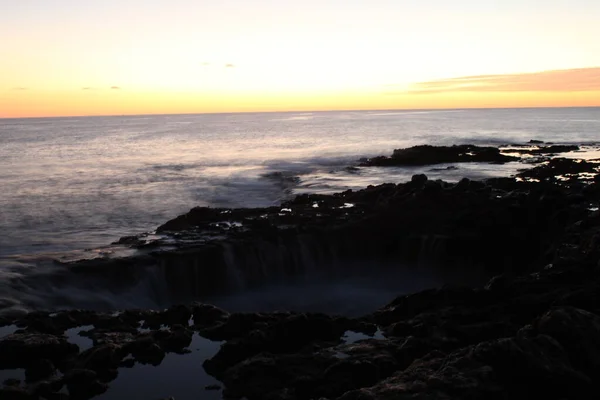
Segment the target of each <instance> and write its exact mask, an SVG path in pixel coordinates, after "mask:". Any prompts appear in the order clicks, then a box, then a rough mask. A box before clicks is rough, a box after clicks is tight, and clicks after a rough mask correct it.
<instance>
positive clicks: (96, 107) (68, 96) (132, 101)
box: [0, 88, 600, 118]
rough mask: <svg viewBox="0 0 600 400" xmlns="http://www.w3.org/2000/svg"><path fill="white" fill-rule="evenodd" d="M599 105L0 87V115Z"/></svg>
mask: <svg viewBox="0 0 600 400" xmlns="http://www.w3.org/2000/svg"><path fill="white" fill-rule="evenodd" d="M589 106H593V107H594V106H600V90H594V91H566V92H565V91H519V92H513V91H499V92H477V91H472V92H470V91H460V90H458V91H456V90H448V91H441V92H435V93H419V94H415V93H410V92H400V93H391V94H390V93H385V92H382V91H345V92H344V91H335V92H334V91H316V92H308V93H284V92H271V93H253V92H246V93H244V92H226V93H212V94H201V93H196V92H192V91H190V92H181V91H164V92H150V91H146V92H144V91H139V92H133V91H131V92H130V91H127V90H125V89H120V90H116V89H110V88H108V89H96V90H91V89H90V90H80V91H72V92H69V91H62V92H55V91H35V90H11V91H10V92H4V93H0V118H26V117H58V116H87V115H89V116H92V115H141V114H195V113H222V112H272V111H273V112H274V111H328V110H384V109H385V110H387V109H445V108H520V107H589Z"/></svg>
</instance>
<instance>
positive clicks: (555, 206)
mask: <svg viewBox="0 0 600 400" xmlns="http://www.w3.org/2000/svg"><path fill="white" fill-rule="evenodd" d="M418 147H419V148H411V149H404V150H396V151H395V152H394V155H392V156H391V157H389V158H387V157H384V158H376V159H372V160H367V161H365V162H363V165H371V166H375V165H379V166H392V165H394V166H397V165H414V163H415V162H417V161H415V160H419V154H421V156H422V157H423V159H426V160H427V164H438V163H449V162H472V161H476V162H481V161H486V162H514V161H516V160H520V159H521V157H525V156H527V157H538V158H536V160H535V163H534V164H532V165H528V166H529V167H531V166H533V168H529V169H525V170H523V171H521V172H519V173H518V174H517V176H515V177H510V178H493V179H488V180H485V181H472V180H468V179H463V180H461V181H460V182H458V183H447V182H443V181H431V180H429V179H427V177H426V176H425V175H415V176H414V177H413V178H412V180H411V182H407V183H402V184H391V183H390V184H384V185H379V186H370V187H368V188H365V189H363V190H360V191H350V190H349V191H346V192H343V193H338V194H334V195H300V196H297V197H296V198H295V199H293V200H291V201H289V202H286V203H284V204H282V205H281V206H280V207H270V208H261V209H211V208H194V209H192V210H191V211H190V212H189V213H187V214H185V215H182V216H179V217H177V218H175V219H173V220H171V221H168V222H167V223H165V224H163V225H162V226H161V227H159V228H158V229H157V232H156V234H153V235H140V236H136V237H125V238H122V239H121V240H120V241H119V242H118V243H117V244H115V245H116V246H123V247H126V248H130V249H132V250H135V252H136V253H135V254H134V255H131V256H127V257H122V258H98V259H92V260H84V261H78V262H75V263H59V264H60V265H61V266H63V267H64V268H65V275H57V276H53V277H50V278H48V279H55V280H56V281H61V280H64V279H67V278H65V276H67V272H68V274H86V275H91V276H94V277H97V278H98V279H107V280H110V281H111V282H115V286H119V285H124V284H125V283H130V282H133V281H135V280H136V279H138V277H139V276H140V270H148V269H153V270H155V271H159V272H160V274H161V275H160V279H161V280H164V281H165V282H166V283H167V285H168V286H169V287H171V288H172V289H173V297H171V300H172V301H173V302H177V301H178V300H181V301H185V300H186V299H189V298H190V297H191V298H202V296H209V295H211V294H227V293H231V292H235V291H236V290H240V286H239V285H240V282H243V287H244V288H245V289H246V288H250V287H251V288H258V289H260V288H261V287H262V285H263V284H264V282H265V281H266V280H269V279H272V277H273V276H278V278H281V279H284V280H290V281H293V280H294V279H296V278H297V277H299V276H303V275H304V274H306V273H307V271H306V268H307V265H304V264H302V265H301V264H300V263H298V262H296V261H294V260H295V259H296V258H294V257H292V256H291V254H292V253H293V252H294V251H296V250H295V249H296V248H297V247H302V245H303V243H304V244H305V243H306V241H310V242H311V243H313V244H314V246H313V250H312V252H311V253H310V254H308V255H306V257H310V258H311V260H313V261H314V260H318V261H319V263H318V265H322V266H325V265H326V266H329V268H330V269H327V268H323V270H322V271H318V272H319V273H321V274H323V279H335V277H336V276H337V275H336V274H337V273H339V268H340V267H339V265H337V264H336V265H334V264H335V263H333V260H334V256H333V254H335V260H337V261H338V262H340V263H341V264H344V262H346V261H348V260H355V259H360V260H366V261H368V260H369V259H371V258H372V257H373V255H374V254H377V255H378V257H382V258H385V259H386V260H388V261H389V263H388V265H392V266H397V268H407V269H409V271H412V272H414V273H417V272H418V270H419V268H427V269H428V270H430V271H435V274H436V275H437V276H440V277H442V278H441V280H442V281H443V282H445V283H448V282H450V283H455V282H454V281H453V279H451V278H452V277H455V278H456V277H458V278H459V279H455V280H457V281H469V283H470V285H468V286H465V285H462V286H457V285H445V286H441V287H437V288H435V289H427V290H424V291H421V292H418V293H413V294H406V295H400V296H399V297H397V298H396V299H395V300H393V301H392V302H390V303H389V304H388V305H386V306H384V307H382V308H380V309H379V310H377V311H375V312H372V313H369V314H367V315H362V316H356V317H348V316H332V315H326V314H322V313H300V312H284V311H282V312H271V313H235V312H232V313H230V312H228V311H226V310H222V309H220V308H218V307H215V306H212V305H208V304H204V303H201V302H191V303H190V302H186V304H179V305H174V306H171V307H169V308H167V309H166V310H163V311H152V310H126V311H121V312H98V311H86V310H65V311H59V312H53V313H52V312H32V313H29V314H26V315H20V316H14V317H4V318H2V319H0V330H2V329H4V330H6V333H7V334H6V335H5V336H4V337H1V338H0V371H2V370H5V371H8V370H23V371H24V379H22V380H17V379H8V380H6V381H5V382H4V383H3V386H2V388H1V389H0V398H1V399H3V400H4V399H48V400H52V399H75V400H77V399H90V398H93V397H94V396H96V395H100V394H102V393H105V392H106V391H107V389H108V388H109V387H110V386H111V382H113V381H114V380H115V379H116V378H117V377H118V376H119V374H121V373H123V371H124V370H125V369H127V368H132V367H134V366H135V365H160V364H161V362H162V361H163V360H164V359H165V357H166V356H168V355H169V354H185V353H189V352H190V344H191V343H192V342H193V340H194V338H196V337H201V338H204V339H206V340H209V341H213V342H217V343H222V344H220V348H219V350H218V352H216V354H214V356H212V357H210V358H208V359H206V360H202V359H199V360H197V363H202V362H203V367H204V370H205V371H206V372H207V373H208V374H209V375H210V376H212V377H214V378H216V379H217V380H218V381H219V382H221V384H218V385H217V384H211V385H206V389H207V390H208V391H206V392H199V393H197V394H195V396H196V397H199V398H202V397H203V396H206V395H207V393H212V392H216V393H218V395H219V396H221V395H222V396H223V397H224V398H236V399H237V398H247V399H248V400H254V399H290V400H292V399H320V398H326V399H343V400H350V399H356V400H363V399H364V400H367V399H380V398H381V399H388V398H389V399H392V398H393V399H397V398H407V399H408V398H411V399H415V398H418V399H433V398H436V399H437V398H439V399H450V398H457V399H463V398H464V399H475V398H490V399H496V398H497V399H508V398H516V399H529V398H550V399H565V398H578V399H580V398H597V397H598V396H599V395H600V388H599V387H598V384H597V383H596V382H597V380H598V378H599V377H600V361H599V360H600V354H598V353H599V352H600V350H599V349H600V316H598V313H600V295H599V293H600V291H599V289H600V263H599V262H600V212H599V211H598V205H599V203H600V174H599V173H598V163H597V162H592V161H583V160H573V159H568V158H560V157H557V156H553V155H552V154H554V155H555V154H557V153H561V152H566V151H573V150H575V149H576V148H575V147H572V146H571V147H569V146H556V145H548V146H545V145H541V144H540V143H530V144H528V145H527V146H521V147H519V148H516V150H515V147H514V146H512V147H510V148H508V147H507V148H506V149H505V150H502V151H500V150H499V149H495V150H490V148H479V147H476V146H470V145H469V146H466V147H465V146H453V147H450V148H435V147H430V146H429V147H428V146H418ZM492 149H493V148H492ZM424 152H425V153H426V155H423V154H425V153H424ZM540 155H541V156H543V157H542V158H539V156H540ZM474 158H476V159H474ZM390 160H391V161H390ZM299 238H302V241H300V239H299ZM319 246H320V247H319ZM232 255H233V256H235V255H237V256H236V257H237V258H235V259H234V260H233V262H232V260H231V257H232ZM232 265H236V266H237V268H238V269H237V270H236V271H235V274H232V272H231V271H230V269H231V266H232ZM282 265H283V266H284V267H285V268H284V269H283V270H282ZM386 268H390V267H386ZM190 271H191V272H190ZM282 271H284V272H282ZM378 272H379V273H381V274H386V273H388V272H389V270H386V269H382V270H381V271H378ZM278 274H279V275H278ZM282 274H283V275H282ZM232 276H235V277H236V279H237V280H236V281H232ZM123 290H126V288H125V289H123ZM184 294H185V296H184ZM178 295H180V296H179V297H178ZM75 328H82V329H80V330H79V331H78V333H77V336H79V337H83V338H87V339H89V340H90V344H89V346H86V347H87V348H84V347H83V346H78V345H77V344H75V343H74V342H73V340H72V338H70V337H69V333H72V330H73V329H75ZM359 334H360V335H359ZM349 335H359V336H358V337H359V338H360V340H348V337H349ZM190 356H191V355H190ZM135 384H136V385H143V384H144V383H143V382H138V383H135ZM221 389H222V392H220V390H221ZM107 398H110V397H107Z"/></svg>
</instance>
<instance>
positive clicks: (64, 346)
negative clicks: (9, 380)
mask: <svg viewBox="0 0 600 400" xmlns="http://www.w3.org/2000/svg"><path fill="white" fill-rule="evenodd" d="M78 351H79V348H78V347H77V346H76V345H74V344H71V343H69V342H67V341H66V340H65V339H62V338H59V337H56V336H52V335H48V334H44V333H15V334H12V335H8V336H6V337H4V338H2V339H0V355H1V357H0V368H5V369H8V368H20V367H26V366H27V365H30V364H31V363H32V362H34V361H35V360H38V359H48V360H51V361H60V360H64V359H66V358H67V357H70V356H72V355H73V354H77V352H78Z"/></svg>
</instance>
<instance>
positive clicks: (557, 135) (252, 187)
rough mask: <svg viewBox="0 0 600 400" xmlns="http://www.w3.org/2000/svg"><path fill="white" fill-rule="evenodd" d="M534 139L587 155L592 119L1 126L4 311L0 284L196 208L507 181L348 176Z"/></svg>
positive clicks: (288, 116) (497, 116)
mask: <svg viewBox="0 0 600 400" xmlns="http://www.w3.org/2000/svg"><path fill="white" fill-rule="evenodd" d="M531 139H536V140H544V141H547V142H555V143H575V144H582V143H583V144H589V145H592V144H594V143H595V142H598V141H600V108H552V109H543V108H538V109H478V110H415V111H347V112H337V111H336V112H312V113H308V112H302V113H295V112H289V113H240V114H199V115H157V116H112V117H74V118H35V119H3V120H0V171H2V173H1V174H0V227H1V230H0V299H2V300H3V301H4V302H5V303H11V304H12V303H14V302H18V301H19V300H20V299H18V297H19V294H18V293H16V294H15V292H14V291H12V292H10V293H9V291H8V289H6V290H4V289H2V288H5V287H6V286H3V285H2V280H5V281H6V280H8V279H13V278H14V277H15V276H20V275H26V274H28V273H33V272H32V271H39V270H40V269H43V268H45V266H46V265H47V262H48V260H51V259H54V258H56V259H59V258H71V259H73V258H77V257H78V256H79V255H80V254H82V252H85V251H87V252H89V251H92V252H93V251H95V250H94V249H99V248H101V247H102V246H105V245H107V244H110V243H111V242H114V241H116V240H118V239H119V238H120V237H122V236H126V235H135V234H139V233H143V232H151V231H153V230H154V229H155V228H156V227H157V226H158V225H160V224H162V223H164V222H166V221H167V220H169V219H171V218H173V217H175V216H177V215H179V214H182V213H184V212H187V211H188V210H189V209H190V208H192V207H194V206H212V207H257V206H269V205H276V204H279V203H280V202H281V201H284V200H286V199H289V198H291V197H293V196H295V195H296V194H299V193H305V192H310V193H333V192H339V191H342V190H346V189H348V188H352V189H360V188H363V187H366V186H367V185H371V184H379V183H384V182H394V183H398V182H403V181H406V180H408V179H410V177H411V176H412V175H413V174H416V173H425V174H427V175H428V176H429V177H430V178H432V179H438V178H439V179H444V180H448V181H458V180H459V179H461V178H463V177H469V178H485V177H492V176H508V175H510V174H512V173H515V172H516V171H517V169H519V168H523V164H520V163H508V164H505V165H490V164H475V163H474V164H468V165H465V164H461V165H459V166H458V168H457V169H452V170H446V169H445V168H444V166H436V167H437V168H433V167H432V166H425V167H418V168H358V169H349V168H347V167H348V166H352V165H356V164H357V163H358V161H359V160H360V159H362V158H367V157H371V156H376V155H389V154H391V152H392V150H393V149H395V148H401V147H408V146H413V145H418V144H433V145H451V144H465V143H471V144H477V145H494V146H500V145H505V144H511V143H526V142H527V141H529V140H531ZM569 156H578V154H577V153H574V154H571V155H569ZM580 156H585V155H580ZM98 251H100V250H98ZM3 291H4V293H2V292H3Z"/></svg>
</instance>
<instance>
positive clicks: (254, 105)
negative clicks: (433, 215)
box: [0, 0, 600, 117]
mask: <svg viewBox="0 0 600 400" xmlns="http://www.w3.org/2000/svg"><path fill="white" fill-rule="evenodd" d="M0 7H1V8H0V10H1V12H0V117H26V116H58V115H114V114H117V115H120V114H147V113H200V112H237V111H283V110H329V109H394V108H462V107H527V106H583V105H594V106H600V40H599V38H600V23H599V22H598V21H600V1H598V0H568V1H567V0H546V1H541V0H536V1H532V0H502V1H500V0H496V1H489V0H483V1H475V0H455V1H446V0H423V1H419V2H417V1H412V0H369V1H367V0H303V1H292V0H290V1H282V0H220V1H203V0H169V1H166V0H103V1H91V0H52V1H50V0H19V1H9V0H0Z"/></svg>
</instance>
